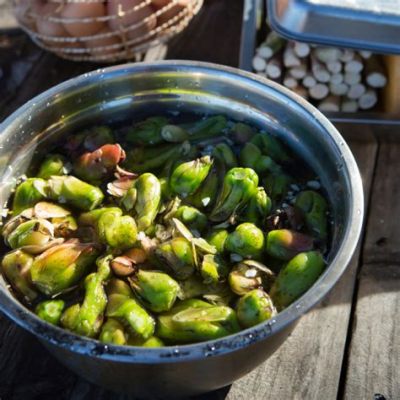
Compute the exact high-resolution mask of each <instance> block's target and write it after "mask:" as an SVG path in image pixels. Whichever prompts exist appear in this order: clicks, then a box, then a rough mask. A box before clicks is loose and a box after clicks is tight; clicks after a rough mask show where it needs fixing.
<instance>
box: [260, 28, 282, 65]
mask: <svg viewBox="0 0 400 400" xmlns="http://www.w3.org/2000/svg"><path fill="white" fill-rule="evenodd" d="M285 44H286V40H285V39H284V38H283V37H281V36H279V35H278V34H276V33H275V32H270V33H269V34H268V36H267V37H266V39H265V41H264V42H263V43H261V45H260V46H259V48H258V49H257V54H258V55H259V56H260V57H262V58H264V59H265V60H268V59H270V58H271V57H272V56H274V55H275V54H276V53H277V52H278V51H280V50H281V49H282V48H283V46H284V45H285Z"/></svg>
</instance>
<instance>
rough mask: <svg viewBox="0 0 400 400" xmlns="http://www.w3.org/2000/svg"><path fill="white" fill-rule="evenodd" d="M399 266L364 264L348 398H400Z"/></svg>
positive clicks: (352, 342) (352, 345) (346, 391)
mask: <svg viewBox="0 0 400 400" xmlns="http://www.w3.org/2000/svg"><path fill="white" fill-rule="evenodd" d="M399 287H400V268H399V265H378V264H374V265H363V267H362V272H361V276H360V286H359V291H358V299H357V308H356V311H355V324H354V331H353V335H352V339H351V347H350V357H349V363H348V369H347V378H346V386H345V395H344V398H345V399H346V400H353V399H371V400H372V399H374V398H379V397H378V396H377V395H378V394H380V395H382V397H380V400H383V399H387V400H392V399H393V400H394V399H399V398H400V369H399V365H398V364H399V359H400V314H399V309H400V292H399Z"/></svg>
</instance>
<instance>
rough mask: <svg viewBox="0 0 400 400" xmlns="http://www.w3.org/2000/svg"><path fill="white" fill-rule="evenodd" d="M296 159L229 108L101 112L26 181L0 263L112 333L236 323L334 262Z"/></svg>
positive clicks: (16, 282) (201, 334)
mask: <svg viewBox="0 0 400 400" xmlns="http://www.w3.org/2000/svg"><path fill="white" fill-rule="evenodd" d="M119 143H120V144H119ZM293 166H294V162H293V158H292V157H291V156H290V155H289V153H288V152H287V150H286V148H285V146H283V145H282V144H281V143H280V142H279V141H278V140H277V139H276V138H275V137H274V136H273V135H270V134H267V133H257V131H256V129H254V128H253V127H251V126H249V125H246V124H244V123H236V124H233V123H231V122H229V121H227V119H226V118H225V117H224V116H218V115H217V116H211V117H208V118H203V119H201V120H198V121H195V122H194V123H184V124H176V123H175V122H174V121H170V120H169V119H168V118H166V117H163V116H155V117H150V118H148V119H146V120H144V121H141V122H138V123H134V124H132V125H131V126H128V127H126V128H122V129H119V130H117V131H115V132H114V130H112V129H111V128H109V127H107V126H94V127H92V128H89V129H87V130H85V131H83V132H80V133H77V134H76V135H71V136H70V137H69V138H68V140H67V141H66V143H65V144H63V145H62V146H60V147H57V148H56V149H55V152H54V153H53V154H48V155H46V157H45V158H44V159H43V161H42V163H41V164H40V165H39V168H38V169H36V171H37V174H36V176H33V177H29V178H25V180H23V181H21V182H20V183H19V185H18V186H17V187H16V189H15V192H14V194H13V198H12V200H11V202H10V209H11V210H10V211H11V212H10V217H9V218H8V219H7V220H6V221H5V223H4V225H3V228H2V235H3V238H4V242H5V245H6V246H7V247H8V248H9V252H8V253H6V254H5V255H4V256H3V258H2V260H1V271H2V273H3V275H4V277H5V279H6V280H7V281H8V283H9V284H10V287H11V289H12V291H13V292H14V293H15V295H16V296H17V297H18V298H19V299H21V300H22V301H23V302H24V303H25V304H27V305H28V306H29V307H30V308H31V309H32V310H33V311H34V312H35V313H36V315H37V316H38V317H39V318H41V319H42V320H43V321H45V322H46V323H49V324H53V325H57V326H61V327H63V328H65V329H67V330H69V331H71V332H73V333H75V334H78V335H83V336H86V337H90V338H94V339H98V340H100V341H101V342H103V343H108V344H114V345H121V346H122V345H126V346H142V347H160V346H165V345H175V344H181V343H195V342H199V341H205V340H213V339H218V338H221V337H224V336H226V335H230V334H234V333H236V332H238V331H240V330H241V329H246V328H249V327H252V326H254V325H257V324H259V323H262V322H264V321H267V320H269V319H271V318H274V317H275V315H276V313H277V311H281V310H282V309H284V308H285V307H288V306H289V305H290V304H292V303H293V302H294V301H295V300H297V299H298V298H299V297H300V296H302V295H303V293H305V292H306V291H307V290H308V289H309V288H310V287H311V286H312V285H313V284H314V283H315V282H316V280H317V279H318V277H319V276H320V274H321V273H322V272H323V270H324V268H325V264H326V263H325V261H324V258H323V251H325V249H326V248H327V247H328V242H327V241H328V238H329V229H328V217H329V215H328V214H327V212H328V209H329V208H328V203H327V201H326V199H325V198H324V196H323V195H322V194H321V192H319V189H316V190H305V188H306V187H307V185H306V184H305V183H302V182H301V181H300V182H299V181H298V180H296V179H295V178H293V177H292V176H291V174H292V173H294V172H293V171H295V169H294V168H293ZM32 170H33V169H32ZM289 170H290V173H289ZM293 188H295V189H293Z"/></svg>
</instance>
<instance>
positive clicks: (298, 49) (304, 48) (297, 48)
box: [293, 42, 311, 58]
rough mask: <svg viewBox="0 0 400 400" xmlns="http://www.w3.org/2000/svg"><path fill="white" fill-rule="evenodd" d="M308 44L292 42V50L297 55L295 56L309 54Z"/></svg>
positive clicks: (302, 56) (301, 56)
mask: <svg viewBox="0 0 400 400" xmlns="http://www.w3.org/2000/svg"><path fill="white" fill-rule="evenodd" d="M310 50H311V49H310V45H309V44H307V43H303V42H294V43H293V51H294V52H295V54H296V55H297V57H300V58H304V57H307V56H308V55H309V54H310Z"/></svg>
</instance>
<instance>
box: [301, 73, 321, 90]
mask: <svg viewBox="0 0 400 400" xmlns="http://www.w3.org/2000/svg"><path fill="white" fill-rule="evenodd" d="M302 84H303V86H304V87H306V88H311V87H313V86H315V85H316V84H317V80H316V79H315V78H314V77H313V76H312V75H311V74H307V75H306V76H305V77H304V78H303V80H302Z"/></svg>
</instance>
